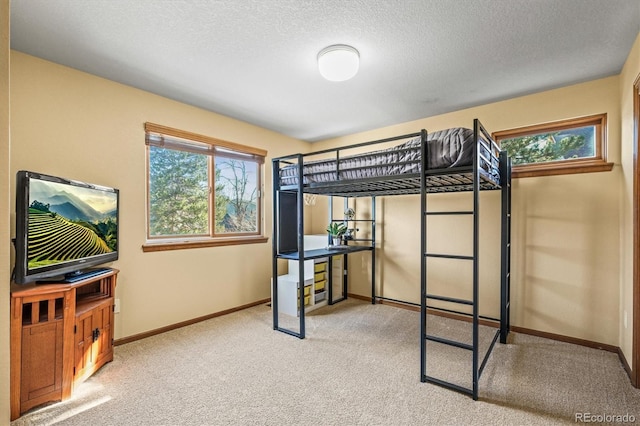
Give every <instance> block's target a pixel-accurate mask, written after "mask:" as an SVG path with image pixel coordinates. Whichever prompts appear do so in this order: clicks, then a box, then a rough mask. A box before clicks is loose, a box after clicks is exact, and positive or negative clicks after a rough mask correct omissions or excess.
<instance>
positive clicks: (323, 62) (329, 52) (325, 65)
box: [318, 44, 360, 81]
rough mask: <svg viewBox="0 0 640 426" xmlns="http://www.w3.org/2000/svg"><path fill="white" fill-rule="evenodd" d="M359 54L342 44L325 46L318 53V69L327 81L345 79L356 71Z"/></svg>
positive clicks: (358, 64) (358, 65)
mask: <svg viewBox="0 0 640 426" xmlns="http://www.w3.org/2000/svg"><path fill="white" fill-rule="evenodd" d="M359 67H360V54H359V53H358V51H357V50H356V49H354V48H353V47H351V46H347V45H344V44H334V45H332V46H329V47H325V48H324V49H322V50H321V51H320V53H318V69H319V70H320V74H321V75H322V76H323V77H324V78H326V79H327V80H329V81H345V80H349V79H350V78H352V77H353V76H354V75H356V74H357V73H358V68H359Z"/></svg>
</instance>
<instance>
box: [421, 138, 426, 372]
mask: <svg viewBox="0 0 640 426" xmlns="http://www.w3.org/2000/svg"><path fill="white" fill-rule="evenodd" d="M426 172H427V132H426V131H425V130H422V133H421V137H420V381H421V382H426V381H427V377H426V374H427V373H426V370H427V359H426V358H427V340H426V338H427V258H426V257H425V254H426V253H427V215H426V214H425V213H426V211H427V177H426V175H425V173H426Z"/></svg>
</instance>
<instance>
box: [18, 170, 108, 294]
mask: <svg viewBox="0 0 640 426" xmlns="http://www.w3.org/2000/svg"><path fill="white" fill-rule="evenodd" d="M118 201H119V192H118V190H117V189H115V188H108V187H104V186H99V185H94V184H88V183H84V182H79V181H73V180H68V179H63V178H59V177H55V176H48V175H43V174H39V173H34V172H26V171H21V172H18V176H17V191H16V269H15V281H16V282H18V283H25V282H30V281H33V280H36V279H42V278H46V277H56V278H57V277H59V276H61V275H63V274H68V275H69V274H70V275H73V274H75V275H78V274H81V273H82V270H83V269H84V268H87V267H89V266H94V265H98V264H101V263H106V262H110V261H113V260H116V259H117V258H118ZM63 279H64V278H63Z"/></svg>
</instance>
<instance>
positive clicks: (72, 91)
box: [11, 51, 308, 338]
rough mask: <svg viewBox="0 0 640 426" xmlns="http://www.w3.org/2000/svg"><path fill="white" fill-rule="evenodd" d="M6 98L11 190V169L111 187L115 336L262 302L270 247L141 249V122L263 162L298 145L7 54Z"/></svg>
mask: <svg viewBox="0 0 640 426" xmlns="http://www.w3.org/2000/svg"><path fill="white" fill-rule="evenodd" d="M11 96H12V103H11V128H12V140H13V149H12V152H11V175H12V185H15V182H14V181H15V173H16V171H18V170H21V169H25V170H32V171H38V172H42V173H47V174H52V175H56V176H63V177H67V178H72V179H77V180H83V181H88V182H92V183H98V184H103V185H107V186H113V187H116V188H119V189H120V206H121V210H120V259H119V260H118V261H117V262H115V263H114V264H113V265H112V266H113V267H116V268H118V269H120V270H121V273H120V275H119V279H118V287H117V292H116V297H117V298H119V299H120V302H121V311H120V313H119V314H117V315H116V330H115V335H116V338H122V337H127V336H131V335H135V334H138V333H141V332H145V331H148V330H153V329H156V328H159V327H163V326H167V325H170V324H174V323H177V322H180V321H185V320H189V319H192V318H196V317H199V316H203V315H207V314H210V313H213V312H219V311H222V310H225V309H230V308H235V307H238V306H241V305H244V304H248V303H252V302H255V301H258V300H261V299H266V298H269V297H270V284H269V283H270V278H269V277H270V276H271V241H269V242H268V243H263V244H251V245H240V246H225V247H213V248H201V249H189V250H177V251H165V252H153V253H143V252H142V250H141V246H142V244H143V243H144V242H145V218H146V213H145V194H146V189H145V182H146V173H145V144H144V130H143V123H144V122H146V121H150V122H154V123H158V124H163V125H166V126H171V127H175V128H179V129H182V130H187V131H191V132H196V133H201V134H205V135H209V136H213V137H216V138H220V139H224V140H229V141H234V142H237V143H241V144H246V145H252V146H256V147H259V148H263V149H266V150H267V151H268V155H269V159H270V157H272V156H274V155H275V156H277V155H284V154H288V153H291V152H296V151H305V150H308V144H306V143H303V142H300V141H297V140H294V139H291V138H288V137H285V136H283V135H280V134H277V133H275V132H271V131H267V130H265V129H262V128H259V127H256V126H253V125H249V124H246V123H243V122H240V121H237V120H232V119H230V118H227V117H224V116H220V115H217V114H213V113H211V112H207V111H204V110H201V109H198V108H195V107H191V106H188V105H185V104H181V103H178V102H174V101H171V100H168V99H166V98H162V97H160V96H155V95H152V94H150V93H147V92H144V91H140V90H136V89H133V88H131V87H128V86H124V85H121V84H117V83H114V82H111V81H108V80H105V79H101V78H98V77H95V76H92V75H89V74H86V73H82V72H79V71H76V70H73V69H71V68H66V67H63V66H59V65H56V64H53V63H51V62H47V61H44V60H41V59H37V58H35V57H32V56H28V55H25V54H22V53H19V52H16V51H12V52H11ZM264 169H265V173H264V177H265V179H264V182H265V190H266V192H265V193H266V194H268V195H267V197H265V203H264V204H265V213H266V214H265V218H264V226H265V229H266V234H267V235H270V232H271V225H270V224H271V201H270V198H271V197H270V195H269V194H271V170H270V162H269V161H268V162H267V163H266V164H265V168H264ZM12 191H13V189H12ZM11 210H12V211H13V206H12V209H11Z"/></svg>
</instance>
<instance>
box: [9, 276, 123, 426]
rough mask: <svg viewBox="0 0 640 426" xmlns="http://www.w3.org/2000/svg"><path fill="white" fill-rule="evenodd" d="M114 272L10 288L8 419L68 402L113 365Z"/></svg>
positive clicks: (16, 285) (115, 277)
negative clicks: (94, 376) (91, 378)
mask: <svg viewBox="0 0 640 426" xmlns="http://www.w3.org/2000/svg"><path fill="white" fill-rule="evenodd" d="M118 272H119V271H118V270H117V269H108V270H106V271H103V273H101V274H99V275H97V276H92V277H86V276H81V279H80V280H79V281H76V282H73V283H65V282H55V283H49V284H39V285H36V284H29V285H19V284H12V285H11V319H10V323H11V349H10V350H11V352H10V360H11V361H10V370H11V392H10V393H11V398H10V399H11V420H15V419H17V418H18V417H20V415H22V414H23V413H25V412H26V411H28V410H30V409H32V408H34V407H36V406H38V405H42V404H45V403H48V402H53V401H62V400H65V399H68V398H70V397H71V395H72V393H73V389H74V388H75V386H77V385H79V384H80V383H82V382H83V381H84V380H85V379H87V378H88V377H89V376H91V375H92V374H93V373H94V372H96V371H97V370H98V369H99V368H100V367H102V366H103V365H104V364H106V363H107V362H109V361H112V360H113V331H114V312H113V307H114V302H115V299H114V297H115V289H116V279H117V276H118Z"/></svg>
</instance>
